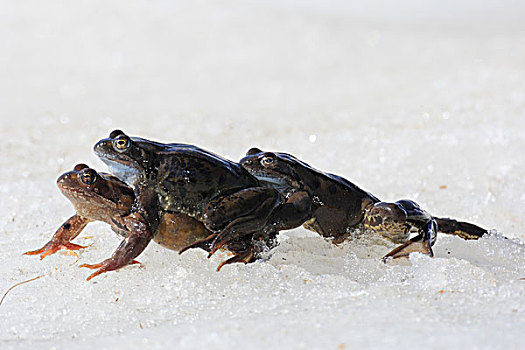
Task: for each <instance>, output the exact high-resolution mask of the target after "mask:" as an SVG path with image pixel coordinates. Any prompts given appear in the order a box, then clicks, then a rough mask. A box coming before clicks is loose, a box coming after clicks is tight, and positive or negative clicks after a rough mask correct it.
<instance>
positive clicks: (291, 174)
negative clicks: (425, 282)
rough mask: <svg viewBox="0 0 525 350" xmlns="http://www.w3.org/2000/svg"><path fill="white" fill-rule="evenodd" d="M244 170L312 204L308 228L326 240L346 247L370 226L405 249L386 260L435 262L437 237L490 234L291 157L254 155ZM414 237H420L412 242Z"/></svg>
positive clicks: (250, 153) (243, 162) (258, 152)
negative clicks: (413, 256) (420, 256)
mask: <svg viewBox="0 0 525 350" xmlns="http://www.w3.org/2000/svg"><path fill="white" fill-rule="evenodd" d="M240 164H241V165H242V166H243V167H244V168H246V169H247V170H248V171H249V172H250V173H252V174H253V175H254V176H256V177H257V178H258V179H259V180H260V181H261V182H266V183H267V185H268V186H271V187H274V188H276V189H277V190H279V191H280V192H281V193H282V194H283V196H287V195H288V194H290V193H297V192H303V193H305V194H306V195H307V196H308V197H309V198H310V200H311V202H312V207H311V213H310V218H309V220H308V221H307V222H306V223H305V225H304V226H305V227H306V228H308V229H311V230H313V231H315V232H318V233H319V234H321V235H322V236H324V237H331V238H333V241H334V243H339V242H342V241H343V240H344V239H345V238H346V237H347V236H349V235H350V233H351V231H352V228H354V227H358V226H359V225H364V226H365V227H366V228H369V229H372V230H374V231H375V232H377V233H379V234H381V235H382V236H383V237H385V238H387V239H389V240H391V241H392V242H394V243H403V244H402V245H401V246H399V247H397V248H396V249H394V250H393V251H392V252H390V253H388V254H387V255H386V256H385V258H388V257H392V258H400V257H406V256H408V254H409V253H411V252H415V251H418V252H422V253H424V254H427V255H430V256H433V252H432V248H431V247H432V245H433V244H434V242H435V240H436V235H437V232H438V231H440V232H443V233H447V234H453V235H457V236H459V237H462V238H464V239H478V238H480V237H481V236H483V234H485V233H487V231H486V230H485V229H483V228H481V227H478V226H476V225H473V224H470V223H466V222H461V221H456V220H453V219H447V218H436V217H433V216H432V215H430V214H429V213H428V212H426V211H425V210H423V209H421V208H420V207H419V205H417V204H416V203H415V202H413V201H411V200H400V201H398V202H395V203H388V202H381V201H380V200H379V199H378V198H376V197H375V196H373V195H371V194H370V193H368V192H366V191H364V190H362V189H360V188H359V187H357V186H356V185H354V184H353V183H351V182H350V181H348V180H346V179H344V178H342V177H340V176H337V175H333V174H329V173H325V172H322V171H319V170H317V169H314V168H313V167H311V166H309V165H308V164H306V163H304V162H302V161H300V160H298V159H297V158H295V157H294V156H292V155H289V154H286V153H274V152H263V151H261V150H260V149H257V148H252V149H250V150H249V151H248V152H247V154H246V157H244V158H243V159H242V160H241V161H240ZM412 231H417V232H418V235H417V236H416V237H414V238H412V239H409V236H410V234H411V232H412Z"/></svg>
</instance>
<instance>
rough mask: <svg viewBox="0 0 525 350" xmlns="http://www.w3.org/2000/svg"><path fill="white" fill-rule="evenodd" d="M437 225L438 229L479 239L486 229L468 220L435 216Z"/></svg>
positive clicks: (466, 237)
mask: <svg viewBox="0 0 525 350" xmlns="http://www.w3.org/2000/svg"><path fill="white" fill-rule="evenodd" d="M435 220H436V223H437V225H438V231H439V232H442V233H446V234H450V235H454V236H458V237H461V238H463V239H467V240H468V239H479V238H481V237H482V236H483V235H484V234H486V233H488V232H487V230H485V229H484V228H481V227H479V226H477V225H474V224H471V223H469V222H464V221H457V220H454V219H450V218H435Z"/></svg>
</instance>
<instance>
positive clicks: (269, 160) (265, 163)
mask: <svg viewBox="0 0 525 350" xmlns="http://www.w3.org/2000/svg"><path fill="white" fill-rule="evenodd" d="M273 162H274V159H273V157H269V156H266V157H262V159H261V164H262V165H263V166H268V165H272V164H273Z"/></svg>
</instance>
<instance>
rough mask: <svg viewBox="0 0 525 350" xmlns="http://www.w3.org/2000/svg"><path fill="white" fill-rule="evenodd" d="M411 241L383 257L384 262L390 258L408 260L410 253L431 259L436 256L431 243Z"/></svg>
mask: <svg viewBox="0 0 525 350" xmlns="http://www.w3.org/2000/svg"><path fill="white" fill-rule="evenodd" d="M418 238H419V236H418V237H415V238H414V239H410V240H408V241H407V242H405V243H403V244H402V245H400V246H399V247H397V248H395V249H394V250H392V251H391V252H390V253H388V254H387V255H385V256H384V257H383V262H386V261H387V260H388V259H389V258H392V259H399V258H408V256H409V255H410V253H422V254H425V255H428V256H430V257H433V256H434V253H433V252H432V248H431V246H430V242H429V241H428V240H424V239H418Z"/></svg>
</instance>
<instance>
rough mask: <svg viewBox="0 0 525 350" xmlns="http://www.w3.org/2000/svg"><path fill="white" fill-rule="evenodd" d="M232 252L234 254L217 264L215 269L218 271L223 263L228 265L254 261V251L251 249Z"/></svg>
mask: <svg viewBox="0 0 525 350" xmlns="http://www.w3.org/2000/svg"><path fill="white" fill-rule="evenodd" d="M233 254H234V255H233V256H232V257H231V258H229V259H228V260H225V261H223V262H221V263H220V264H219V266H217V271H220V270H221V269H222V268H223V266H224V265H229V264H233V263H238V262H242V263H245V264H249V263H251V262H254V261H255V253H254V251H253V249H248V250H246V251H244V252H234V253H233Z"/></svg>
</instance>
